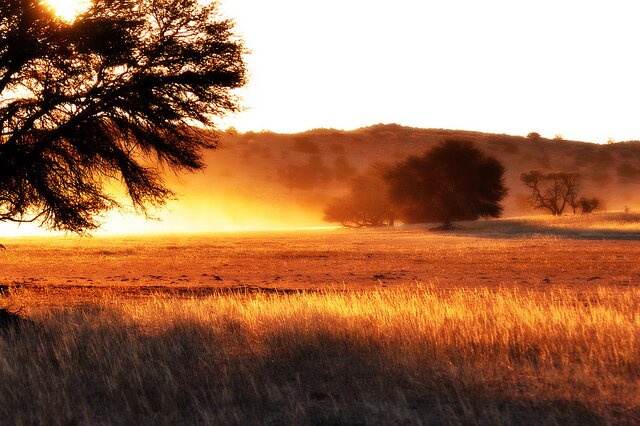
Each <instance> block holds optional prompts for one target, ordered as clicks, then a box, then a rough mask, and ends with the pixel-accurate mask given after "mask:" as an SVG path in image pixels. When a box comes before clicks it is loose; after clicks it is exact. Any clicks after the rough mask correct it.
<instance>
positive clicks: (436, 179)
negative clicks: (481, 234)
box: [386, 140, 507, 228]
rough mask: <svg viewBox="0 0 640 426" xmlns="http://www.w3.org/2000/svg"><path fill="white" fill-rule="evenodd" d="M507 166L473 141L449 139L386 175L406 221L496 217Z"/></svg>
mask: <svg viewBox="0 0 640 426" xmlns="http://www.w3.org/2000/svg"><path fill="white" fill-rule="evenodd" d="M504 172H505V168H504V167H503V166H502V164H501V163H500V162H499V161H498V160H496V159H495V158H493V157H490V156H487V155H485V154H484V153H483V152H482V151H481V150H479V149H478V148H476V147H475V146H474V145H473V144H472V143H471V142H466V141H456V140H450V141H446V142H443V143H441V144H439V145H437V146H436V147H434V148H433V149H431V150H429V151H427V152H426V153H425V154H424V155H422V156H420V157H417V156H410V157H409V158H408V159H406V160H404V161H402V162H400V163H398V164H397V165H396V166H395V167H394V168H392V169H391V170H390V171H389V172H388V173H387V174H386V179H387V181H388V183H389V191H390V197H391V200H392V201H394V202H395V203H397V206H398V208H399V210H400V217H401V218H402V219H403V220H404V221H405V222H407V223H418V222H434V221H435V222H441V223H442V224H443V227H444V228H448V227H450V226H451V223H452V222H453V221H456V220H476V219H478V218H480V217H499V216H500V214H501V213H502V206H501V205H500V202H501V201H502V200H503V199H504V197H505V196H506V194H507V189H506V187H505V185H504V177H503V175H504Z"/></svg>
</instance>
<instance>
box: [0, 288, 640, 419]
mask: <svg viewBox="0 0 640 426" xmlns="http://www.w3.org/2000/svg"><path fill="white" fill-rule="evenodd" d="M34 297H39V296H38V295H36V294H35V293H33V292H32V291H31V290H24V289H23V290H13V291H12V292H11V294H10V295H9V297H8V299H7V301H11V302H12V303H13V304H14V305H15V306H17V305H23V306H26V307H27V312H26V313H27V315H28V317H29V318H30V319H31V320H32V321H34V322H35V323H34V324H33V325H27V326H25V327H23V328H21V329H19V330H18V332H16V331H15V330H13V331H9V332H5V333H4V334H0V387H1V389H0V418H1V419H2V422H3V423H6V424H33V423H41V424H42V423H47V424H51V423H54V424H56V423H57V424H73V423H86V424H96V423H98V424H104V423H130V424H151V423H153V424H175V423H189V424H193V423H205V424H327V423H329V424H344V423H349V424H402V423H406V424H514V423H515V424H523V423H525V424H580V425H584V424H606V423H620V424H624V423H626V424H633V423H636V424H637V423H638V422H640V386H639V383H640V381H639V378H640V289H639V288H638V287H636V286H629V287H626V288H625V290H624V291H620V290H612V289H610V288H605V287H602V288H599V289H596V290H594V291H592V292H588V293H578V292H575V291H567V290H560V289H550V290H548V291H546V292H540V291H526V290H522V289H517V288H497V289H492V290H489V289H486V288H477V289H472V288H467V289H464V288H458V289H439V288H435V287H434V286H429V285H427V286H424V287H422V286H419V285H416V286H415V288H404V289H400V290H373V291H361V292H353V291H352V292H342V291H322V292H315V293H300V294H292V295H268V294H263V293H257V294H220V295H214V296H210V297H206V298H176V297H168V296H163V295H154V296H151V297H148V298H145V299H136V300H134V299H131V298H125V297H119V296H118V294H117V292H115V291H114V293H113V294H110V295H105V296H103V297H102V298H99V299H96V300H94V301H92V302H90V303H86V304H84V305H76V306H74V307H67V308H59V307H52V306H43V305H42V304H38V303H32V302H33V301H32V298H34ZM53 302H54V301H52V305H55V303H53ZM30 306H31V308H29V307H30Z"/></svg>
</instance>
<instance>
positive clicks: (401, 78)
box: [0, 0, 640, 235]
mask: <svg viewBox="0 0 640 426" xmlns="http://www.w3.org/2000/svg"><path fill="white" fill-rule="evenodd" d="M46 1H47V2H48V3H50V4H51V5H52V6H53V7H54V8H56V10H57V11H58V13H59V14H60V15H61V16H62V17H64V18H65V19H73V16H74V14H75V13H77V12H78V11H79V10H81V8H82V5H81V2H77V1H64V0H46ZM221 6H222V10H223V13H224V14H225V15H226V16H228V17H230V18H232V19H234V20H235V21H236V24H237V31H238V33H239V34H241V35H242V37H243V38H244V40H245V42H246V45H247V47H248V49H249V50H250V51H251V53H250V54H248V55H247V57H246V60H247V63H248V67H249V70H250V81H249V84H248V86H247V87H246V88H244V89H242V90H240V91H239V92H238V95H239V96H241V97H242V98H243V105H244V106H245V108H246V109H245V110H244V111H243V112H241V113H239V114H237V115H235V116H231V117H227V118H226V119H224V120H222V121H221V122H220V123H219V125H220V127H221V128H227V127H235V128H236V129H238V130H240V131H245V132H246V131H260V130H263V129H268V130H272V131H275V132H282V133H294V132H302V131H306V130H308V129H313V128H335V129H355V128H359V127H364V126H369V125H371V124H374V123H399V124H401V125H404V126H413V127H421V128H445V129H466V130H475V131H482V132H493V133H506V134H511V135H526V134H528V133H529V132H531V131H536V132H539V133H540V134H542V135H543V136H544V137H549V138H552V137H554V135H557V134H560V135H562V136H563V137H564V138H565V139H572V140H582V141H591V142H597V143H604V142H606V141H607V140H616V141H622V140H632V139H640V124H639V123H640V122H639V121H638V119H637V118H638V116H639V113H640V111H639V110H638V107H637V105H638V104H637V99H639V98H640V83H639V80H638V77H637V76H638V75H640V60H639V59H638V55H637V54H636V52H635V50H636V46H635V41H636V40H638V39H640V29H639V28H638V26H637V25H636V22H635V19H636V17H637V16H638V15H637V12H638V6H637V5H636V3H635V2H633V1H613V2H606V3H604V2H595V1H563V2H553V1H546V0H544V1H524V2H511V1H498V0H489V1H484V2H476V1H448V2H440V1H437V2H436V1H408V0H399V1H395V2H393V3H390V2H383V1H378V0H369V1H364V0H350V1H337V0H327V1H324V2H320V3H309V2H299V1H294V0H274V1H270V2H264V1H258V0H233V1H231V0H225V1H222V2H221ZM227 148H228V147H227ZM364 149H366V148H364ZM219 154H220V152H215V153H213V154H212V155H213V156H212V157H210V158H215V156H216V155H219ZM349 160H351V159H349ZM206 173H216V171H215V170H212V167H211V166H210V170H209V171H207V172H206ZM269 173H271V172H268V171H267V172H265V175H269ZM272 174H273V173H272ZM195 180H198V178H195ZM193 181H194V179H192V178H185V180H184V181H182V183H179V182H178V183H177V185H178V187H177V192H178V195H179V196H181V201H179V202H173V203H170V204H169V206H168V207H169V208H168V209H167V210H163V211H160V212H157V216H159V217H161V218H163V219H164V221H163V222H157V221H151V222H145V221H144V218H140V217H137V218H135V219H134V216H133V215H127V216H126V217H123V216H122V215H120V214H114V215H113V216H111V217H110V218H108V220H107V224H106V226H105V230H109V231H110V232H111V231H118V230H119V231H120V232H132V231H139V232H163V231H171V232H183V231H184V230H185V229H186V230H189V229H195V228H197V229H207V230H209V231H215V230H239V229H256V228H261V229H262V228H274V227H276V228H280V227H283V223H286V224H287V226H291V227H296V226H305V225H310V224H313V225H320V224H321V220H320V215H319V214H318V213H317V210H318V209H316V213H315V214H311V213H309V212H308V210H307V209H306V208H301V207H300V206H297V205H296V206H290V205H288V204H287V203H283V202H282V199H280V198H278V199H277V200H278V201H277V202H276V204H273V203H272V204H270V203H271V201H269V200H264V199H263V200H253V199H248V198H246V197H242V195H241V194H240V195H239V194H238V191H237V188H235V187H231V188H228V190H227V192H226V193H222V190H221V189H216V191H213V192H215V194H216V195H215V196H213V195H211V194H212V190H210V191H209V192H207V193H205V192H202V191H201V192H198V191H196V190H194V189H193V188H192V187H189V186H188V185H190V182H193ZM205 181H207V182H208V184H207V186H206V188H207V189H209V188H212V187H213V185H215V183H214V184H212V183H211V179H208V180H207V179H205ZM203 193H205V194H206V195H205V196H204V197H203V198H200V199H198V196H197V195H194V194H203ZM617 207H620V208H622V206H617ZM0 229H2V233H3V234H4V235H12V234H17V235H22V234H25V233H27V234H33V233H41V232H44V231H40V230H38V229H37V227H35V226H33V227H31V226H21V227H20V228H17V229H16V228H15V226H14V225H7V224H2V225H1V228H0Z"/></svg>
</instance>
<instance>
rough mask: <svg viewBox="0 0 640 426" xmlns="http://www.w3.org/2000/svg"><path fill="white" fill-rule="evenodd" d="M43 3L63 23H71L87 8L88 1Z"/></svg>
mask: <svg viewBox="0 0 640 426" xmlns="http://www.w3.org/2000/svg"><path fill="white" fill-rule="evenodd" d="M45 3H46V4H48V5H49V6H50V7H51V8H52V9H53V11H54V12H55V14H56V15H58V16H59V17H61V18H62V19H64V20H65V21H73V20H74V19H75V17H76V16H78V15H79V14H80V13H82V12H83V11H85V10H86V9H87V8H88V7H89V1H88V0H45Z"/></svg>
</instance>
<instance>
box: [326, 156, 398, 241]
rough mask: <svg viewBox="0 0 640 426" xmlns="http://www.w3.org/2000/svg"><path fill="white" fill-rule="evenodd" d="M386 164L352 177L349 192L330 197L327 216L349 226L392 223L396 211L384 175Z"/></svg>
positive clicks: (387, 224) (391, 224)
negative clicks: (340, 195) (333, 197)
mask: <svg viewBox="0 0 640 426" xmlns="http://www.w3.org/2000/svg"><path fill="white" fill-rule="evenodd" d="M384 170H385V166H383V165H379V164H378V165H374V166H372V167H371V168H370V169H369V170H368V171H367V172H366V173H364V174H362V175H359V176H356V177H354V178H353V179H352V180H351V187H350V190H349V194H348V195H346V196H344V197H340V198H336V199H334V200H333V201H331V202H330V203H329V204H328V205H327V207H326V208H325V210H324V220H325V221H327V222H337V223H340V224H341V225H342V226H345V227H348V228H363V227H367V226H393V225H394V219H395V211H394V208H393V205H392V203H391V200H390V199H389V195H388V191H387V188H386V182H385V180H384V179H383V174H384Z"/></svg>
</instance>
